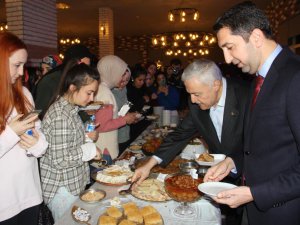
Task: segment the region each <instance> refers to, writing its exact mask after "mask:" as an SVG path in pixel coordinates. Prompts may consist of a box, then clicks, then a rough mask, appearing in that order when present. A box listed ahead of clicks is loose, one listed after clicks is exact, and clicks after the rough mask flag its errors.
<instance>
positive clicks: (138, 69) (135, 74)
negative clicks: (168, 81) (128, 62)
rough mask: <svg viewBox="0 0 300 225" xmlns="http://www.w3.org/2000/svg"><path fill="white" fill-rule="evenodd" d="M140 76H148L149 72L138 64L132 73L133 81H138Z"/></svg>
mask: <svg viewBox="0 0 300 225" xmlns="http://www.w3.org/2000/svg"><path fill="white" fill-rule="evenodd" d="M140 75H147V70H146V69H145V68H144V67H143V66H141V65H140V64H136V65H135V66H134V68H133V70H132V72H131V76H132V79H133V80H134V79H136V78H137V77H139V76H140Z"/></svg>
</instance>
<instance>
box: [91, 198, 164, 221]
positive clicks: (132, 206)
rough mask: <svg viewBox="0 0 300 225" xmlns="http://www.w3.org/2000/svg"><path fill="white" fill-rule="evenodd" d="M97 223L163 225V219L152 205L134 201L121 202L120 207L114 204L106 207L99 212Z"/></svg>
mask: <svg viewBox="0 0 300 225" xmlns="http://www.w3.org/2000/svg"><path fill="white" fill-rule="evenodd" d="M97 224H117V225H125V224H126V225H128V224H137V225H145V224H151V225H152V224H153V225H163V224H164V221H163V218H162V216H161V215H160V213H159V212H158V210H157V209H156V208H154V207H153V206H151V205H146V206H144V207H140V206H138V205H137V204H136V203H135V202H127V203H125V204H122V207H120V208H117V207H114V206H110V207H107V208H106V210H105V211H104V212H103V213H102V214H100V216H99V219H98V223H97Z"/></svg>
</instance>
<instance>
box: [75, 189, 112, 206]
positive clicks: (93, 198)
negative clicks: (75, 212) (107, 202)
mask: <svg viewBox="0 0 300 225" xmlns="http://www.w3.org/2000/svg"><path fill="white" fill-rule="evenodd" d="M105 196H106V192H105V191H103V190H100V189H92V188H89V189H87V190H84V191H83V192H81V193H80V195H79V198H80V200H81V201H83V202H87V203H96V202H100V201H101V200H102V199H104V198H105Z"/></svg>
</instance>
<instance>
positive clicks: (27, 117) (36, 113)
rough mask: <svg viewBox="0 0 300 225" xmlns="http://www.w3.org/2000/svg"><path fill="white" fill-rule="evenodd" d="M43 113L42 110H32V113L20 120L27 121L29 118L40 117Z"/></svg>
mask: <svg viewBox="0 0 300 225" xmlns="http://www.w3.org/2000/svg"><path fill="white" fill-rule="evenodd" d="M41 112H42V110H40V109H36V110H32V111H30V112H29V113H27V114H25V115H23V116H22V117H21V118H20V120H26V119H29V118H30V117H32V116H35V115H39V114H40V113H41Z"/></svg>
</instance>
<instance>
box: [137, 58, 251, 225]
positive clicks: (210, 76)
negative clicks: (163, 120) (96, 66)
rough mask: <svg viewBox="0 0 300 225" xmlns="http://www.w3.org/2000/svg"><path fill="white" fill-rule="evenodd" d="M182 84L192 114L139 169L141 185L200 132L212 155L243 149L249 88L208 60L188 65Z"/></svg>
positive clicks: (138, 175) (138, 174)
mask: <svg viewBox="0 0 300 225" xmlns="http://www.w3.org/2000/svg"><path fill="white" fill-rule="evenodd" d="M182 81H183V82H184V85H185V87H186V90H187V92H188V93H189V94H190V95H191V102H192V103H191V102H189V108H190V112H189V114H188V115H187V117H185V118H184V120H183V121H182V122H181V123H180V124H179V126H178V127H177V128H176V129H175V131H174V132H172V133H170V134H169V135H168V136H167V137H166V138H165V140H164V142H163V143H162V145H161V146H160V148H159V149H158V150H157V151H156V152H155V155H154V156H153V157H152V158H151V159H150V160H149V162H148V163H147V164H146V165H144V166H143V167H141V168H139V169H137V170H136V172H135V174H134V176H133V180H138V179H139V181H138V183H140V182H141V181H142V180H144V179H145V178H146V177H148V175H149V172H150V170H151V168H152V167H154V166H155V165H156V164H158V163H160V165H161V166H166V165H167V164H168V163H169V162H170V161H172V160H173V159H174V158H175V157H176V156H177V155H178V154H179V153H180V152H181V151H182V150H183V149H184V147H185V146H186V145H187V144H188V142H189V141H190V140H191V139H192V138H193V137H194V135H195V134H197V133H198V134H200V135H201V136H202V137H203V139H204V140H205V141H206V143H207V145H208V148H209V151H210V153H223V154H226V155H227V154H231V153H233V152H236V151H240V150H241V149H242V147H243V130H244V122H243V121H244V115H245V111H246V104H247V100H248V93H249V88H248V85H246V84H244V83H240V82H241V81H240V82H238V81H234V80H231V79H225V78H224V77H222V73H221V71H220V69H219V68H218V66H217V65H216V64H215V63H214V62H212V61H209V60H205V59H201V60H196V61H194V62H193V63H191V64H190V65H188V66H187V68H186V69H185V70H184V72H183V74H182ZM236 220H238V218H236ZM228 224H229V223H228ZM230 224H238V223H230Z"/></svg>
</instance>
